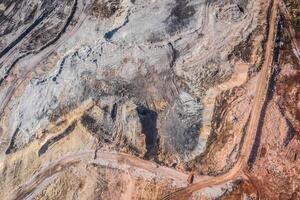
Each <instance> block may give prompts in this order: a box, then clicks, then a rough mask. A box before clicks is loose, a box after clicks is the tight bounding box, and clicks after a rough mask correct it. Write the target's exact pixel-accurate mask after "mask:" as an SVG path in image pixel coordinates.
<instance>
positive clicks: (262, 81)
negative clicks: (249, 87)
mask: <svg viewBox="0 0 300 200" xmlns="http://www.w3.org/2000/svg"><path fill="white" fill-rule="evenodd" d="M278 5H279V4H278V0H274V1H273V5H272V11H271V17H270V23H269V32H268V40H267V44H266V48H265V55H264V63H263V65H262V68H261V71H260V75H259V81H258V82H257V88H256V93H255V97H254V105H253V108H252V111H251V117H250V122H249V125H248V127H247V133H246V135H245V138H244V144H243V147H242V149H241V152H240V157H239V159H238V160H237V162H236V164H235V165H234V167H233V168H231V169H230V170H229V171H228V172H227V173H225V174H222V175H220V176H216V177H208V178H203V179H202V180H201V181H199V182H198V183H195V184H192V185H190V186H187V187H185V188H180V189H178V190H177V191H175V192H173V193H171V194H169V195H167V196H165V197H164V198H163V199H164V200H167V199H172V200H173V199H186V198H188V197H189V196H190V195H191V194H192V193H193V192H196V191H199V190H201V189H203V188H205V187H211V186H215V185H220V184H223V183H226V182H228V181H232V180H235V179H237V178H239V177H241V176H242V174H243V169H244V168H245V167H247V162H248V160H249V157H250V154H251V150H252V147H253V144H254V141H255V137H256V132H257V127H258V124H259V120H260V116H261V111H262V107H263V104H264V101H265V99H266V95H267V90H268V86H269V78H270V74H271V71H272V64H273V50H274V47H275V37H276V34H275V33H276V27H277V15H278V10H279V9H278Z"/></svg>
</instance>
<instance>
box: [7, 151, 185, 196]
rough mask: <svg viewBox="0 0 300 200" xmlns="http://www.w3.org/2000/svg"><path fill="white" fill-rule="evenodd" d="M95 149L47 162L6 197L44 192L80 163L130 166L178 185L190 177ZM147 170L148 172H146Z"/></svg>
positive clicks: (129, 157) (116, 167)
mask: <svg viewBox="0 0 300 200" xmlns="http://www.w3.org/2000/svg"><path fill="white" fill-rule="evenodd" d="M94 156H95V152H94V151H87V152H81V153H78V154H72V155H69V156H66V157H64V158H62V159H60V160H58V161H56V162H53V163H51V164H45V167H44V168H43V169H41V170H40V172H39V173H38V174H36V175H35V176H33V177H32V179H31V180H29V181H28V182H26V183H25V184H23V185H20V186H19V187H18V188H17V189H16V190H15V191H12V192H11V194H10V196H9V197H7V198H5V199H10V200H13V199H14V200H18V199H19V200H21V199H31V198H32V196H31V195H32V194H33V193H35V194H36V193H39V192H42V190H43V187H41V185H47V182H49V181H51V180H52V177H54V176H55V175H57V174H58V173H60V172H63V171H64V170H65V169H67V168H68V167H70V166H75V165H77V164H79V163H85V164H87V163H90V164H96V165H99V166H106V167H109V168H114V169H119V170H123V171H126V170H128V168H130V170H131V171H132V173H137V175H138V172H139V170H143V171H140V172H141V173H140V174H143V177H144V178H145V177H146V174H147V173H149V175H152V176H153V175H154V176H158V177H160V178H161V177H164V178H168V179H172V180H174V181H175V182H176V183H177V184H178V185H185V184H186V180H187V178H188V175H187V174H184V173H181V172H178V171H176V170H175V169H172V168H168V167H161V166H158V165H156V164H155V163H153V162H150V161H146V160H143V159H139V158H136V157H133V156H130V155H127V154H121V153H111V152H97V153H96V157H94ZM145 171H146V172H145ZM144 175H145V176H144Z"/></svg>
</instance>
